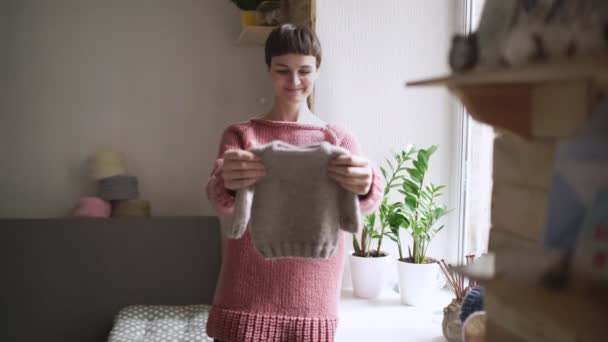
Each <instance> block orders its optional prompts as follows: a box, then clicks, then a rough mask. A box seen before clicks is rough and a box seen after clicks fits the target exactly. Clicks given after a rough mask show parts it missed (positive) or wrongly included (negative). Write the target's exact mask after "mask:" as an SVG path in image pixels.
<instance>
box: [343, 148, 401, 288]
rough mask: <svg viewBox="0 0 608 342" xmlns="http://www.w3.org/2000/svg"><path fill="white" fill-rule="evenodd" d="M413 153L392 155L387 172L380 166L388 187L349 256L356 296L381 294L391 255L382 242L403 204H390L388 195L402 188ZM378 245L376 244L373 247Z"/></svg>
mask: <svg viewBox="0 0 608 342" xmlns="http://www.w3.org/2000/svg"><path fill="white" fill-rule="evenodd" d="M412 153H413V150H405V151H401V152H399V153H394V154H393V156H392V157H393V161H392V162H391V160H389V159H386V164H387V166H388V167H389V169H388V171H387V169H385V168H384V167H381V168H380V169H381V171H382V175H383V176H384V179H385V181H386V188H385V189H384V194H383V198H382V203H381V204H380V207H379V210H378V211H377V212H375V213H373V214H370V215H367V216H366V217H365V220H364V225H363V229H362V232H361V239H360V240H359V238H358V237H357V236H356V235H353V252H352V253H351V255H350V265H351V277H352V278H351V279H352V282H353V289H354V292H355V296H357V297H361V298H375V297H377V296H378V295H379V294H380V292H381V291H382V287H383V285H384V273H385V270H386V264H387V262H388V260H389V258H388V254H387V253H386V252H384V251H383V250H382V241H383V239H384V237H387V236H388V234H389V233H390V231H391V230H390V226H391V224H393V225H394V224H395V222H398V221H397V220H396V216H395V214H396V213H397V209H398V208H400V207H401V206H402V204H401V203H399V202H397V203H391V202H390V199H389V194H390V193H391V192H392V190H393V189H398V188H400V187H401V186H402V184H401V181H402V179H404V175H405V172H406V168H405V164H406V162H407V161H409V160H410V159H411V156H412ZM374 242H375V244H374Z"/></svg>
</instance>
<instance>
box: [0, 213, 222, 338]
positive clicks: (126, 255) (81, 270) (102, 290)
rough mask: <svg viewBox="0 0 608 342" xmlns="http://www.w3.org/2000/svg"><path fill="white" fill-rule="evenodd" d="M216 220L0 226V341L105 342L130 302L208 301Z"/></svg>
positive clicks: (214, 269)
mask: <svg viewBox="0 0 608 342" xmlns="http://www.w3.org/2000/svg"><path fill="white" fill-rule="evenodd" d="M220 254H221V251H220V236H219V221H218V220H217V218H215V217H161V218H112V219H84V218H65V219H0V271H1V272H2V278H1V281H0V308H1V311H0V312H1V313H0V315H1V316H0V341H7V342H13V341H15V342H17V341H18V342H21V341H23V342H26V341H27V342H29V341H36V342H40V341H45V342H52V341H61V342H72V341H73V342H102V341H107V338H108V333H109V332H110V330H111V328H112V323H113V319H114V316H115V315H116V314H117V313H118V311H119V310H120V309H121V308H123V307H125V306H127V305H132V304H163V305H184V304H209V303H210V302H211V299H212V297H213V291H214V289H215V284H216V281H217V277H218V273H219V268H220V257H221V256H220Z"/></svg>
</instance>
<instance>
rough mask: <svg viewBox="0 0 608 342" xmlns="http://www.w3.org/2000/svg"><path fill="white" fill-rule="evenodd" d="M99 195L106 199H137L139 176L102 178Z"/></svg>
mask: <svg viewBox="0 0 608 342" xmlns="http://www.w3.org/2000/svg"><path fill="white" fill-rule="evenodd" d="M99 197H101V198H103V199H105V200H106V201H114V200H130V199H136V198H138V197H139V189H138V183H137V178H135V177H134V176H127V175H120V176H113V177H108V178H104V179H101V180H100V181H99Z"/></svg>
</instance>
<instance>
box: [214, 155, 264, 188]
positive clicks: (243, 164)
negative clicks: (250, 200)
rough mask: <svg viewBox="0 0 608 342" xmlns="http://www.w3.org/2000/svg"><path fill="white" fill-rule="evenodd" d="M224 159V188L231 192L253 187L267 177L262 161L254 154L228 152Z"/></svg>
mask: <svg viewBox="0 0 608 342" xmlns="http://www.w3.org/2000/svg"><path fill="white" fill-rule="evenodd" d="M223 158H224V168H223V170H222V177H223V178H224V186H225V187H226V188H227V189H229V190H233V191H236V190H238V189H241V188H245V187H248V186H251V185H253V184H255V183H256V182H257V181H258V180H259V179H260V178H261V177H263V176H264V175H266V171H265V169H264V164H262V160H261V159H260V157H258V156H256V155H255V154H253V153H252V152H249V151H245V150H235V149H232V150H227V151H226V152H224V156H223Z"/></svg>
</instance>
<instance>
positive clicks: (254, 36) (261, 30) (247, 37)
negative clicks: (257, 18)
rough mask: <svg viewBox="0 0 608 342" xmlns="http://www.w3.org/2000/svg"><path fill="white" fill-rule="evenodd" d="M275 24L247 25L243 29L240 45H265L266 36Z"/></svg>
mask: <svg viewBox="0 0 608 342" xmlns="http://www.w3.org/2000/svg"><path fill="white" fill-rule="evenodd" d="M274 28H275V26H247V27H245V28H244V29H243V31H241V34H240V35H239V38H238V41H237V44H238V46H264V43H265V42H266V38H268V35H269V34H270V32H271V31H272V30H273V29H274Z"/></svg>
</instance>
